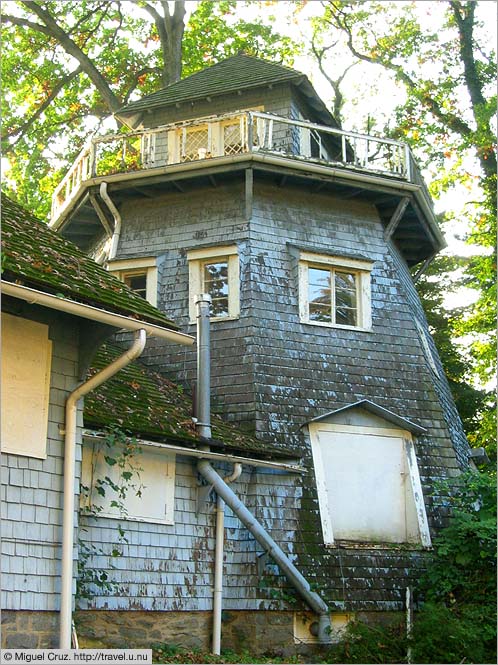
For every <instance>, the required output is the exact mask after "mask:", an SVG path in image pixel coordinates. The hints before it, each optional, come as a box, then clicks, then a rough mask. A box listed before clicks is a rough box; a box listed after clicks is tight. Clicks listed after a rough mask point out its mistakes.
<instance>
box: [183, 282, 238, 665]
mask: <svg viewBox="0 0 498 665" xmlns="http://www.w3.org/2000/svg"><path fill="white" fill-rule="evenodd" d="M195 305H196V308H197V384H196V396H195V397H196V414H195V415H196V418H197V422H196V424H195V426H196V428H197V432H198V433H199V436H200V437H201V439H210V438H211V350H210V321H209V309H210V305H211V296H210V295H209V294H207V293H203V294H200V295H199V296H197V298H196V301H195ZM241 470H242V469H241ZM238 475H240V472H239V474H238ZM234 479H235V474H234ZM215 532H216V544H215V555H214V592H213V645H212V652H213V653H214V654H216V655H219V653H220V650H221V609H222V597H223V549H224V537H225V502H224V501H223V499H222V498H221V496H219V495H218V496H217V498H216V527H215Z"/></svg>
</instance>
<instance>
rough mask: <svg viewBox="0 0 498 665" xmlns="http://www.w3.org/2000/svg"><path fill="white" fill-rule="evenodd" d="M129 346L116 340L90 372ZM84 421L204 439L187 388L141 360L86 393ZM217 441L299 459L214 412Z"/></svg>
mask: <svg viewBox="0 0 498 665" xmlns="http://www.w3.org/2000/svg"><path fill="white" fill-rule="evenodd" d="M122 352H123V349H121V348H120V347H119V346H117V345H115V344H111V343H109V342H108V343H107V344H105V345H104V346H102V347H101V348H100V349H99V351H98V353H97V355H96V357H95V358H94V360H93V362H92V366H91V368H90V370H89V376H92V375H93V374H95V373H97V372H98V371H99V370H101V369H103V368H104V367H106V366H107V365H109V364H110V363H111V362H112V361H113V360H115V359H116V358H117V357H118V356H119V355H120V354H121V353H122ZM83 419H84V424H85V427H87V428H89V429H102V428H106V427H110V426H115V425H118V426H119V427H120V429H122V430H123V431H125V432H128V433H130V434H132V435H133V436H136V437H137V438H146V439H153V440H159V441H166V442H173V443H176V444H177V445H183V446H186V447H190V448H193V447H196V446H198V445H199V443H200V439H199V437H198V435H197V433H196V430H195V426H194V423H193V421H192V401H191V399H190V397H189V396H188V395H187V394H186V393H185V392H184V390H183V389H182V387H181V386H178V385H176V384H175V383H172V382H171V381H169V380H168V379H167V378H165V377H164V376H162V375H161V374H159V373H157V372H154V371H152V370H151V369H150V368H149V367H146V366H145V365H144V364H143V363H142V362H141V361H140V360H135V361H134V362H132V363H130V364H129V365H127V366H126V367H125V368H123V369H122V370H120V372H119V373H118V374H116V375H115V376H114V377H112V378H111V379H109V380H108V381H106V382H105V383H103V384H102V385H101V386H99V387H98V388H96V389H95V390H93V391H92V392H91V393H89V394H88V395H87V396H86V397H85V409H84V415H83ZM211 424H212V441H210V445H212V447H213V450H215V451H216V452H219V451H220V450H223V449H226V450H227V451H231V452H233V451H237V452H238V453H242V454H251V455H257V456H264V457H265V458H268V457H295V456H296V454H295V451H293V452H292V453H291V452H290V451H289V450H285V449H283V448H280V447H277V446H273V445H272V444H269V443H266V442H264V441H260V440H259V439H256V438H255V437H254V436H252V435H250V434H248V433H246V432H244V431H243V430H242V429H240V428H239V427H236V426H235V425H232V424H230V423H227V422H225V421H223V420H222V419H221V417H220V416H218V415H217V414H212V418H211Z"/></svg>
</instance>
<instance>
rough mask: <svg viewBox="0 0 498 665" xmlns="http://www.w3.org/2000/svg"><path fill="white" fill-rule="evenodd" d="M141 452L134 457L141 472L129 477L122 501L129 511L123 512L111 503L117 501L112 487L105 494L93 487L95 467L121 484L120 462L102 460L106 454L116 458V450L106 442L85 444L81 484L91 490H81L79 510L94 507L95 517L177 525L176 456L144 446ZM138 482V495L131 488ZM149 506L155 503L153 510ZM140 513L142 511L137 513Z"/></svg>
mask: <svg viewBox="0 0 498 665" xmlns="http://www.w3.org/2000/svg"><path fill="white" fill-rule="evenodd" d="M141 451H142V452H141V453H140V454H139V455H137V456H136V457H134V463H136V467H137V469H138V475H137V476H135V474H134V477H133V478H132V479H131V480H130V488H129V491H128V494H127V496H126V497H125V498H124V499H122V500H121V501H122V503H123V505H124V507H125V509H126V512H123V511H121V510H120V509H119V508H117V507H115V506H111V501H112V500H116V494H115V493H113V492H112V490H111V489H110V488H108V490H107V491H106V495H105V496H101V495H100V494H99V493H98V492H97V491H96V490H95V489H94V482H95V478H94V474H95V472H96V470H97V473H98V471H99V470H100V473H99V474H98V477H100V476H104V477H105V475H107V476H109V478H110V479H111V480H112V481H113V482H114V483H116V484H117V485H118V486H119V485H120V482H121V481H120V478H119V473H120V469H119V467H118V465H117V464H114V465H112V466H111V465H109V464H107V462H105V461H103V456H104V455H109V456H110V457H114V456H115V455H114V454H113V451H112V450H109V449H107V448H106V447H105V444H101V443H97V444H85V445H84V446H83V452H82V463H81V483H82V484H83V485H85V486H86V487H88V488H90V490H89V492H87V493H83V492H82V493H80V510H83V511H86V510H87V509H88V508H90V507H91V509H92V516H96V517H107V518H110V519H119V520H125V521H131V522H147V523H150V524H174V523H175V458H176V456H175V454H174V453H169V452H167V453H166V452H164V451H160V452H158V451H155V450H149V449H147V448H142V449H141ZM116 454H118V453H116ZM151 473H154V474H155V477H154V478H152V477H151ZM92 478H93V483H92ZM137 484H138V485H140V487H141V496H140V497H138V496H136V491H134V490H133V487H132V485H137ZM92 485H93V486H92ZM150 506H153V509H152V508H150ZM163 506H164V510H163ZM148 507H149V510H148ZM95 509H96V510H95ZM139 512H140V514H138V513H139ZM152 512H154V514H152Z"/></svg>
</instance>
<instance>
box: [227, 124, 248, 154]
mask: <svg viewBox="0 0 498 665" xmlns="http://www.w3.org/2000/svg"><path fill="white" fill-rule="evenodd" d="M223 147H224V154H225V155H238V154H240V153H241V152H243V148H244V146H243V137H242V136H241V131H240V122H238V121H237V122H236V123H233V124H231V125H224V127H223Z"/></svg>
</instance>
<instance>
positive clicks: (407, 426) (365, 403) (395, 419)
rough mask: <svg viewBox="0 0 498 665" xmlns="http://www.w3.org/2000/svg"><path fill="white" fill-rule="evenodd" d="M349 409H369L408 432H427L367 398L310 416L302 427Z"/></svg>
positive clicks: (420, 433)
mask: <svg viewBox="0 0 498 665" xmlns="http://www.w3.org/2000/svg"><path fill="white" fill-rule="evenodd" d="M351 409H364V410H365V411H369V412H370V413H372V414H373V415H375V416H378V417H379V418H383V419H384V420H387V421H388V422H391V423H393V424H394V425H397V426H398V427H401V428H402V429H404V430H407V431H408V432H411V433H412V434H419V435H422V434H427V430H426V429H425V427H422V426H421V425H417V424H416V423H414V422H412V421H411V420H408V419H407V418H403V416H399V415H398V414H397V413H394V412H393V411H390V410H389V409H385V408H384V407H383V406H380V405H379V404H375V402H371V401H370V400H368V399H362V400H360V401H359V402H355V403H353V404H347V405H346V406H342V407H341V408H339V409H335V410H334V411H329V412H328V413H324V414H323V415H321V416H317V417H316V418H312V419H311V420H309V421H308V422H306V423H304V425H302V427H306V426H307V425H310V424H311V423H318V422H321V421H323V420H326V419H327V418H330V417H332V416H335V415H337V414H339V413H344V412H345V411H350V410H351Z"/></svg>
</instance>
